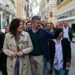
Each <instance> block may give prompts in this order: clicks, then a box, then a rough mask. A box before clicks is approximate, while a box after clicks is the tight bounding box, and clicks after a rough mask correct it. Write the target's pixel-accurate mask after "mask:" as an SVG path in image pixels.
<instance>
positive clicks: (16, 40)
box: [3, 18, 33, 75]
mask: <svg viewBox="0 0 75 75" xmlns="http://www.w3.org/2000/svg"><path fill="white" fill-rule="evenodd" d="M9 28H10V32H8V33H7V34H6V35H5V40H4V46H3V52H4V53H5V54H6V55H7V73H8V75H31V67H30V61H29V53H30V52H31V51H32V48H33V46H32V42H31V39H30V36H29V34H28V33H27V32H25V31H23V22H22V20H20V19H18V18H15V19H13V20H12V21H11V23H10V27H9Z"/></svg>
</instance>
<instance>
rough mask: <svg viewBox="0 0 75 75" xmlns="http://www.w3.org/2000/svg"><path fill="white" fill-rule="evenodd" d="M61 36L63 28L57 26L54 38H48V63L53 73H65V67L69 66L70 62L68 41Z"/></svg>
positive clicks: (56, 74)
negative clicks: (49, 54)
mask: <svg viewBox="0 0 75 75" xmlns="http://www.w3.org/2000/svg"><path fill="white" fill-rule="evenodd" d="M62 37H63V30H62V29H61V28H58V29H56V31H55V39H53V40H50V49H51V50H50V51H51V52H50V53H51V56H50V57H51V58H50V60H51V61H50V63H51V66H52V67H53V70H54V72H55V75H65V69H66V67H69V66H70V63H71V48H70V43H69V42H68V40H67V39H64V38H62Z"/></svg>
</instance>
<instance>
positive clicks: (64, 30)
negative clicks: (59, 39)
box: [63, 27, 69, 40]
mask: <svg viewBox="0 0 75 75" xmlns="http://www.w3.org/2000/svg"><path fill="white" fill-rule="evenodd" d="M68 30H69V28H68V27H67V28H65V27H64V28H63V33H64V34H63V37H64V38H67V39H68V40H69V33H68Z"/></svg>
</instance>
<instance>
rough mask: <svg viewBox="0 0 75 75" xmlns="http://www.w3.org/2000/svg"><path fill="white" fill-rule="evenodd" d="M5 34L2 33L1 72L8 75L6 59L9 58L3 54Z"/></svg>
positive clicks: (0, 34) (0, 33) (0, 43)
mask: <svg viewBox="0 0 75 75" xmlns="http://www.w3.org/2000/svg"><path fill="white" fill-rule="evenodd" d="M4 38H5V34H4V33H3V32H1V31H0V71H1V72H2V74H3V75H7V68H6V59H7V56H6V55H5V54H4V53H3V43H4Z"/></svg>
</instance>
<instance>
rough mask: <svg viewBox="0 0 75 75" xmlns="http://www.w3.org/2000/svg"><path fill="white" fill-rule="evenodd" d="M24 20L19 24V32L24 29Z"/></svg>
mask: <svg viewBox="0 0 75 75" xmlns="http://www.w3.org/2000/svg"><path fill="white" fill-rule="evenodd" d="M23 27H24V26H23V22H20V25H19V27H18V28H17V32H21V31H23Z"/></svg>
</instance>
